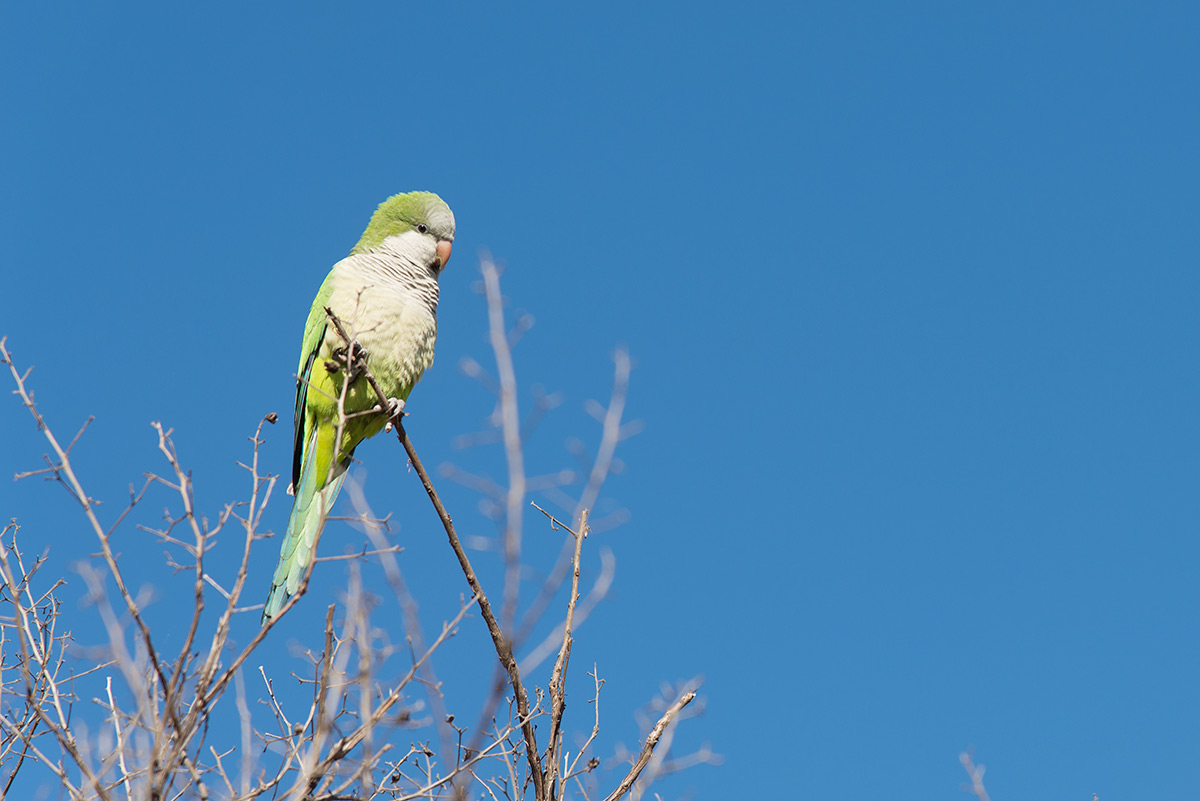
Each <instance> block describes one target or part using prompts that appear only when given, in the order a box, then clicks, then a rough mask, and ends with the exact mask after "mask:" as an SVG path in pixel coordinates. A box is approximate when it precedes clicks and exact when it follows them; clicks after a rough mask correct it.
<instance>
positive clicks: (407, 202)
mask: <svg viewBox="0 0 1200 801" xmlns="http://www.w3.org/2000/svg"><path fill="white" fill-rule="evenodd" d="M438 209H445V210H446V211H447V212H449V210H450V207H449V206H447V205H446V201H444V200H442V199H441V198H440V197H438V196H437V195H435V194H434V193H433V192H406V193H404V194H400V195H392V196H391V197H389V198H388V199H387V200H385V201H383V202H382V203H380V204H379V208H377V209H375V213H374V214H372V215H371V222H370V223H369V224H368V225H367V230H365V231H363V235H362V238H361V239H359V240H358V244H357V245H355V246H354V249H353V250H352V251H350V252H351V253H362V252H364V251H367V250H370V249H371V248H375V247H379V245H381V244H383V240H385V239H387V238H388V237H389V236H395V235H397V234H402V233H404V232H405V231H414V230H416V228H417V226H418V225H419V224H422V223H424V224H426V225H428V224H429V223H430V218H431V216H432V213H433V212H434V211H435V210H438Z"/></svg>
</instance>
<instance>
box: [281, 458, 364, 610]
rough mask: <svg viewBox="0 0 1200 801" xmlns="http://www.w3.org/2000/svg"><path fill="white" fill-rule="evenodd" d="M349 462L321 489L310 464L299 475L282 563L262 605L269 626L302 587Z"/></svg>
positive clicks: (284, 540) (285, 537)
mask: <svg viewBox="0 0 1200 801" xmlns="http://www.w3.org/2000/svg"><path fill="white" fill-rule="evenodd" d="M315 461H316V460H315V459H314V460H310V462H315ZM349 461H350V460H349V459H347V460H346V462H343V463H342V464H341V465H339V466H338V467H339V468H340V469H339V470H338V475H337V476H336V477H334V478H333V479H331V480H329V481H328V482H326V484H325V486H324V487H322V488H321V489H319V490H318V489H317V481H316V476H315V473H316V470H315V469H314V468H313V466H312V464H311V463H310V464H309V465H308V466H307V467H308V469H306V470H305V471H304V474H303V475H302V476H301V477H300V487H299V489H297V490H296V500H295V502H294V503H293V504H292V516H291V518H290V519H289V520H288V527H287V534H285V535H284V537H283V546H282V547H281V548H280V549H279V564H278V565H277V566H276V567H275V575H274V577H272V579H271V592H270V594H269V595H268V596H267V604H266V606H265V607H264V608H263V614H262V625H264V626H265V625H267V623H268V622H269V621H270V620H271V618H273V617H275V616H276V615H278V614H279V610H280V609H282V608H283V605H284V604H285V603H287V599H288V598H290V597H291V596H292V595H293V594H295V592H296V589H297V588H298V587H299V586H300V581H301V580H302V579H303V578H304V574H305V572H307V570H308V563H309V561H311V560H312V557H313V546H314V545H315V544H316V542H317V537H318V536H319V535H320V533H321V528H322V526H323V525H324V523H325V520H326V518H328V516H329V511H330V510H331V509H332V508H333V502H334V500H336V499H337V494H338V490H340V489H341V488H342V480H343V479H345V478H346V467H347V466H348V463H349Z"/></svg>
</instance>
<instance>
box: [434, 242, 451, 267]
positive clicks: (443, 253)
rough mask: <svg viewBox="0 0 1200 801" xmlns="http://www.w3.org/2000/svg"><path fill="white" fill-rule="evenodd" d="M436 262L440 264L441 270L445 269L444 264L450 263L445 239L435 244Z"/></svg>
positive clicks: (448, 247) (448, 244) (447, 243)
mask: <svg viewBox="0 0 1200 801" xmlns="http://www.w3.org/2000/svg"><path fill="white" fill-rule="evenodd" d="M437 257H438V261H439V262H441V263H442V269H445V268H446V262H448V261H450V243H449V242H447V241H446V240H445V239H443V240H441V241H440V242H438V243H437Z"/></svg>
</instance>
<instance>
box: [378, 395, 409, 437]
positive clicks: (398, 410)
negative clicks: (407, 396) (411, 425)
mask: <svg viewBox="0 0 1200 801" xmlns="http://www.w3.org/2000/svg"><path fill="white" fill-rule="evenodd" d="M382 411H383V413H384V414H386V415H387V422H386V423H384V424H383V430H384V431H386V432H388V433H391V431H392V428H393V427H394V424H396V423H398V422H400V418H401V417H403V416H404V401H402V400H400V399H399V398H388V405H387V408H386V409H383V410H382Z"/></svg>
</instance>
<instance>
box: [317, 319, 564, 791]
mask: <svg viewBox="0 0 1200 801" xmlns="http://www.w3.org/2000/svg"><path fill="white" fill-rule="evenodd" d="M325 313H326V314H327V315H329V319H330V322H331V323H332V324H333V326H334V328H335V329H336V330H337V332H338V335H339V336H342V337H345V336H346V333H345V329H344V328H343V327H342V324H341V321H340V320H338V318H337V315H335V314H334V313H333V310H332V309H330V308H328V307H326V309H325ZM347 344H349V340H347ZM357 369H359V370H361V374H362V375H363V376H364V377H366V379H367V381H368V383H370V385H371V388H372V389H374V390H375V394H376V396H377V397H378V398H379V408H380V410H383V409H387V408H388V407H389V399H388V397H387V393H385V392H384V391H383V389H382V388H381V387H380V386H379V383H378V382H377V381H376V380H375V376H373V375H371V371H370V369H369V368H368V367H367V365H366V362H365V361H363V360H360V361H359V363H358V365H357ZM396 437H397V438H398V439H399V440H400V444H401V445H403V446H404V450H405V452H406V453H407V454H408V460H409V462H411V463H412V466H413V470H414V471H416V473H417V477H418V478H420V479H421V485H422V486H423V487H425V492H426V494H427V495H429V500H430V501H431V502H432V503H433V508H434V510H435V511H436V512H437V515H438V518H439V519H440V520H441V521H442V528H444V529H445V531H446V537H447V539H448V540H449V542H450V547H451V549H452V550H453V551H454V555H455V557H457V559H458V564H459V566H460V567H461V568H462V571H463V575H464V576H465V577H466V579H467V584H468V585H469V586H470V588H471V593H472V595H474V597H475V598H476V599H477V602H478V604H479V612H480V614H481V615H483V619H484V622H485V623H487V627H488V633H489V634H491V635H492V644H493V645H494V646H495V648H496V654H497V656H499V657H500V663H501V664H502V665H504V669H505V670H506V671H507V672H508V680H509V683H510V684H511V685H512V688H513V694H514V695H515V697H516V702H517V717H518V718H519V719H520V721H521V732H522V734H523V735H524V737H525V755H526V757H527V759H528V761H529V775H530V777H531V779H532V781H533V787H534V795H535V796H536V797H537V798H538V799H539V801H542V800H543V799H546V798H547V796H546V792H545V788H544V785H543V782H544V777H543V775H542V769H541V766H540V764H539V756H540V754H541V752H540V751H539V750H538V746H537V735H536V734H535V733H534V728H533V720H532V714H531V713H530V707H529V696H528V694H527V693H526V692H525V685H524V683H523V682H522V681H521V672H520V670H518V668H517V659H516V657H515V656H514V655H513V651H512V646H511V645H510V644H509V641H508V639H507V638H506V637H505V636H504V632H503V631H502V630H501V628H500V624H499V622H498V621H497V620H496V615H495V613H493V612H492V604H491V602H490V601H489V600H488V597H487V594H486V593H485V592H484V591H483V586H482V585H481V584H480V583H479V578H478V577H477V576H476V575H475V569H474V568H473V567H472V566H471V560H470V559H469V558H467V552H466V550H465V549H464V548H463V546H462V541H461V540H459V538H458V532H457V531H455V530H454V521H452V520H451V519H450V514H449V513H448V512H447V511H446V507H445V506H444V505H443V504H442V499H441V498H440V497H439V496H438V493H437V490H436V489H434V487H433V481H432V480H430V478H429V473H428V472H427V471H426V470H425V465H424V464H422V463H421V457H419V456H418V455H417V450H416V448H414V447H413V444H412V441H411V440H409V438H408V432H407V431H405V430H404V423H403V421H397V425H396Z"/></svg>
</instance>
